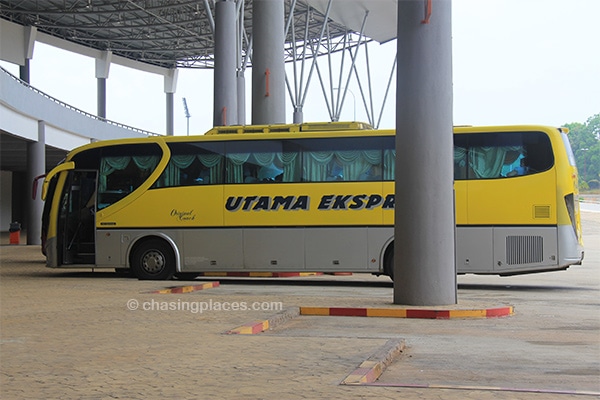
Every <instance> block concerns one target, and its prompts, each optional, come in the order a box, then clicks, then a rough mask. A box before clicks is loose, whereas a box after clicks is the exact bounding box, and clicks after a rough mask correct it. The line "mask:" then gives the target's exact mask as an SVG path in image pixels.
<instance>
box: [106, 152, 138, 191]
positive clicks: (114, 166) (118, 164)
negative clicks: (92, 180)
mask: <svg viewBox="0 0 600 400" xmlns="http://www.w3.org/2000/svg"><path fill="white" fill-rule="evenodd" d="M130 161H131V157H129V156H122V157H103V158H102V159H101V161H100V178H99V181H100V182H98V191H99V192H100V193H102V192H106V185H107V181H108V179H107V178H108V176H109V175H110V174H112V173H113V172H114V171H117V170H124V169H125V168H127V166H128V165H129V162H130Z"/></svg>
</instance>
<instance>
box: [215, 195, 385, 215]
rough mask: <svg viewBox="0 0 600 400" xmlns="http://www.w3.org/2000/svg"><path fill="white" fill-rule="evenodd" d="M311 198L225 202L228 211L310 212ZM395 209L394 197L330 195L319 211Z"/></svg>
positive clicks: (246, 198) (252, 198) (254, 198)
mask: <svg viewBox="0 0 600 400" xmlns="http://www.w3.org/2000/svg"><path fill="white" fill-rule="evenodd" d="M310 203H311V199H310V196H285V197H284V196H273V197H271V196H230V197H229V198H227V201H226V202H225V209H226V210H227V211H239V210H243V211H278V210H286V211H295V210H304V211H308V210H310ZM377 207H381V208H382V209H391V210H393V209H394V195H393V194H388V195H385V197H384V196H382V195H379V194H371V195H368V194H328V195H324V196H322V197H321V199H320V200H319V202H318V206H317V210H362V209H366V210H372V209H374V208H377Z"/></svg>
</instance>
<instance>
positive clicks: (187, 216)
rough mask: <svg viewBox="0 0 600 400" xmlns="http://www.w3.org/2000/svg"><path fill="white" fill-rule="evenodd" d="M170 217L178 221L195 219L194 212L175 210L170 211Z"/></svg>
mask: <svg viewBox="0 0 600 400" xmlns="http://www.w3.org/2000/svg"><path fill="white" fill-rule="evenodd" d="M171 217H175V218H177V219H178V220H179V221H193V220H195V219H196V214H194V210H190V211H178V210H176V209H172V210H171Z"/></svg>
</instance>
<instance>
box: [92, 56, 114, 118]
mask: <svg viewBox="0 0 600 400" xmlns="http://www.w3.org/2000/svg"><path fill="white" fill-rule="evenodd" d="M111 60H112V51H103V52H102V54H101V56H100V58H96V79H97V81H98V93H97V102H98V113H97V114H98V117H100V118H106V80H107V79H108V73H109V72H110V62H111Z"/></svg>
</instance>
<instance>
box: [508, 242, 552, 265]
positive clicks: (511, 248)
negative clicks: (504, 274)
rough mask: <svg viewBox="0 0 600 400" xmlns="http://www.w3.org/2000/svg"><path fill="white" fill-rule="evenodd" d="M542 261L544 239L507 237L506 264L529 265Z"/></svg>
mask: <svg viewBox="0 0 600 400" xmlns="http://www.w3.org/2000/svg"><path fill="white" fill-rule="evenodd" d="M543 260H544V239H543V238H542V237H541V236H507V237H506V263H507V264H509V265H515V264H530V263H539V262H542V261H543Z"/></svg>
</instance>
